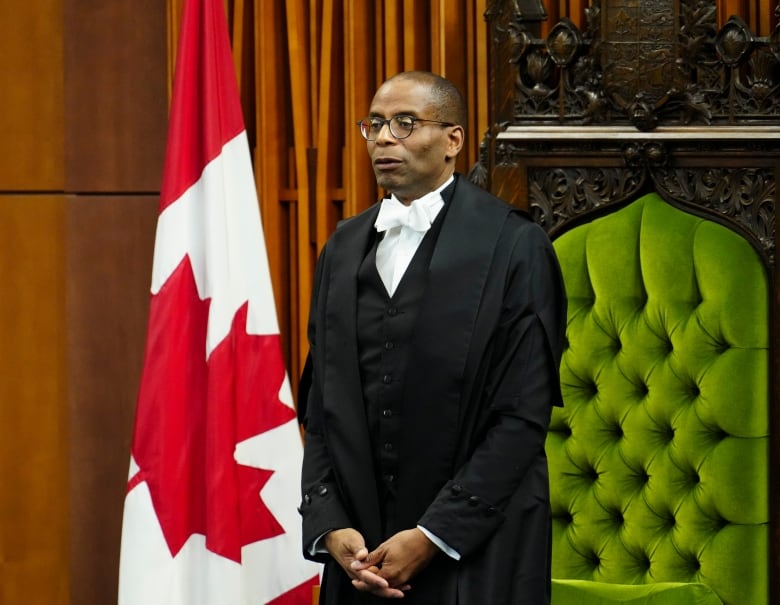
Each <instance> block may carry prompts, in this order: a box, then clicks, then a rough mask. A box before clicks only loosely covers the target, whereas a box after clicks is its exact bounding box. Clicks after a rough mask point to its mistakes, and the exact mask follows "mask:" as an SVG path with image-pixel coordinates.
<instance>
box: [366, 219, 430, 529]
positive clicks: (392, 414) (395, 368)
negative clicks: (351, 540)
mask: <svg viewBox="0 0 780 605" xmlns="http://www.w3.org/2000/svg"><path fill="white" fill-rule="evenodd" d="M442 214H443V211H442ZM440 223H441V221H439V220H437V221H434V225H433V226H432V227H431V230H430V231H429V232H428V233H427V234H426V236H425V238H424V239H423V241H422V242H421V244H420V247H419V248H418V249H417V252H416V253H415V255H414V257H413V258H412V261H411V263H410V264H409V267H408V268H407V270H406V273H405V274H404V276H403V279H402V280H401V282H400V283H399V285H398V288H397V289H396V291H395V293H394V294H393V296H392V297H391V296H389V295H388V293H387V290H386V289H385V286H384V284H383V283H382V279H381V278H380V276H379V273H378V272H377V270H376V261H375V258H376V245H375V246H374V247H373V248H372V249H371V250H370V251H369V253H368V254H367V255H366V258H365V259H364V261H363V263H362V265H361V267H360V271H359V273H358V315H357V335H358V347H359V354H360V376H361V382H362V386H363V399H364V402H365V405H366V416H367V418H368V424H369V432H370V437H371V444H372V450H373V458H374V468H375V472H376V477H377V482H378V485H377V489H378V493H379V498H380V502H381V503H382V504H383V507H384V510H383V516H384V518H383V525H384V527H385V528H386V530H387V531H388V532H391V528H393V527H394V525H395V523H394V521H393V519H394V510H395V496H396V491H395V485H396V484H397V480H398V473H399V472H400V471H401V469H399V466H398V460H399V451H398V447H399V443H400V431H401V430H402V420H403V406H404V392H405V389H407V388H410V387H411V388H414V385H407V384H406V383H405V382H404V373H405V372H404V370H405V368H406V366H407V364H408V363H409V358H410V355H411V351H410V348H409V343H410V341H411V339H412V333H413V330H414V328H415V320H416V318H417V312H418V309H419V305H420V300H421V298H422V296H423V293H424V290H425V284H426V280H427V275H428V266H429V264H430V259H431V256H432V255H433V248H434V246H435V241H436V236H437V235H438V231H439V227H440Z"/></svg>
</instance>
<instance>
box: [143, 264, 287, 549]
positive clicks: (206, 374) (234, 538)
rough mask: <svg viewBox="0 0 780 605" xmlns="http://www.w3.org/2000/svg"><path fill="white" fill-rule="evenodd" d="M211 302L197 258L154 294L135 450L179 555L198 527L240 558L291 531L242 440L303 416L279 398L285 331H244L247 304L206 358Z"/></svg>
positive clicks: (212, 543)
mask: <svg viewBox="0 0 780 605" xmlns="http://www.w3.org/2000/svg"><path fill="white" fill-rule="evenodd" d="M209 306H210V301H209V300H201V299H200V298H199V297H198V292H197V289H196V286H195V279H194V276H193V272H192V266H191V264H190V261H189V257H185V258H184V259H183V260H182V262H181V263H180V264H179V266H178V267H177V268H176V270H175V271H174V272H173V273H172V274H171V276H170V278H169V279H168V280H167V281H166V282H165V284H164V285H163V287H162V288H161V289H160V292H159V293H158V294H156V295H155V296H153V297H152V301H151V306H150V316H149V333H148V337H147V344H146V356H145V361H144V370H143V378H142V381H141V388H140V392H139V398H138V411H137V414H136V426H135V439H134V443H133V457H134V458H135V460H136V463H137V464H138V466H139V468H140V471H139V473H138V475H137V477H136V478H133V479H131V484H130V486H129V488H132V486H133V485H134V484H135V483H137V482H140V481H146V482H147V484H148V486H149V490H150V492H151V497H152V504H153V506H154V509H155V512H156V513H157V518H158V519H159V522H160V525H161V527H162V531H163V535H164V536H165V540H166V542H167V544H168V548H169V549H170V552H171V555H172V556H175V555H176V554H177V553H178V552H179V550H180V549H181V548H182V546H184V543H185V542H186V541H187V540H188V539H189V537H190V536H192V535H193V534H202V535H204V536H205V537H206V547H207V548H208V549H209V550H210V551H212V552H214V553H216V554H218V555H221V556H223V557H226V558H228V559H231V560H233V561H236V562H240V561H241V547H242V546H245V545H247V544H251V543H253V542H256V541H258V540H262V539H266V538H271V537H273V536H275V535H279V534H281V533H284V530H283V528H282V527H281V525H280V524H279V523H278V521H277V520H276V519H275V518H274V516H273V514H272V513H271V512H270V510H268V508H267V507H266V505H265V504H264V503H263V501H262V499H261V498H260V490H261V489H262V488H263V486H264V485H265V483H266V482H267V481H268V479H269V478H270V477H271V475H272V474H273V471H271V470H265V469H260V468H254V467H250V466H244V465H241V464H238V463H237V462H236V460H235V458H234V451H235V447H236V444H237V443H238V442H240V441H243V440H244V439H247V438H249V437H252V436H254V435H258V434H260V433H262V432H264V431H267V430H270V429H273V428H275V427H277V426H280V425H282V424H284V423H286V422H288V421H289V420H291V419H292V418H294V416H295V412H294V411H293V410H292V409H291V408H290V407H288V406H286V405H284V404H283V403H282V402H281V401H280V400H279V397H278V394H279V389H280V387H281V385H282V383H283V381H284V379H285V369H284V364H283V363H282V355H281V346H280V342H279V336H278V335H271V336H255V335H249V334H247V333H246V328H245V326H246V315H247V304H246V303H245V304H244V305H243V306H242V307H241V308H240V309H239V310H238V312H237V313H236V314H235V316H234V318H233V322H232V327H231V331H230V333H229V334H228V335H227V336H226V337H225V339H223V340H222V341H221V342H220V343H219V345H218V346H217V347H216V348H215V349H214V351H213V352H212V354H211V356H210V357H209V360H208V362H207V361H206V358H205V357H206V330H207V322H208V313H209Z"/></svg>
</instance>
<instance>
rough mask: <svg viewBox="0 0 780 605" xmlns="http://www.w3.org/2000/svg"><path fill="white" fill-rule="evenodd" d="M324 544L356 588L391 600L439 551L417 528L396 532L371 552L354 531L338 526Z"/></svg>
mask: <svg viewBox="0 0 780 605" xmlns="http://www.w3.org/2000/svg"><path fill="white" fill-rule="evenodd" d="M325 547H326V548H327V549H328V552H329V553H330V554H331V556H332V557H333V558H334V559H336V561H338V563H339V565H341V567H342V568H343V569H344V571H345V572H346V573H347V575H348V576H349V577H350V578H351V579H352V585H353V586H354V587H355V588H357V589H358V590H362V591H364V592H370V593H373V594H375V595H377V596H380V597H384V598H391V599H393V598H394V599H399V598H402V597H403V596H404V592H405V591H407V590H409V589H410V588H411V586H410V584H409V580H410V579H411V578H413V577H414V576H415V575H416V574H417V573H418V572H419V571H421V570H422V569H423V568H424V567H425V566H426V565H428V563H429V562H430V561H431V559H432V558H433V557H434V556H435V555H436V553H437V552H438V548H437V547H436V546H435V545H434V544H433V543H432V542H431V541H430V540H429V539H428V538H427V537H426V536H425V534H423V533H422V532H421V531H420V530H419V529H417V528H415V529H407V530H404V531H400V532H398V533H397V534H395V535H393V536H391V537H390V538H388V539H387V540H385V541H384V542H383V543H382V544H380V545H379V546H378V547H377V548H376V549H375V550H373V551H372V552H368V549H367V548H366V546H365V540H364V539H363V536H362V535H361V534H360V532H358V531H357V530H354V529H351V528H349V529H337V530H334V531H332V532H330V533H328V534H327V535H326V536H325Z"/></svg>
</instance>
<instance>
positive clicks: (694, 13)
mask: <svg viewBox="0 0 780 605" xmlns="http://www.w3.org/2000/svg"><path fill="white" fill-rule="evenodd" d="M602 3H603V4H604V5H605V7H604V10H603V11H602ZM512 4H513V3H512V2H503V3H501V2H495V3H494V6H492V7H491V10H490V11H488V14H487V17H488V19H492V22H491V24H490V31H491V34H492V36H493V51H494V56H497V57H500V58H504V57H506V60H507V61H508V62H509V63H510V64H511V69H507V68H505V67H504V66H503V65H496V66H494V67H495V68H496V69H498V70H500V71H501V72H502V75H500V76H498V77H499V78H506V79H507V80H508V81H512V82H513V90H511V96H512V99H511V101H512V102H511V108H509V107H504V106H505V105H507V101H508V99H501V98H499V99H495V102H496V107H495V108H496V109H498V110H499V111H498V115H499V116H500V117H501V120H500V121H507V122H511V123H513V124H520V123H527V124H530V123H555V122H561V121H565V122H571V123H580V124H588V123H599V124H632V125H634V126H636V127H637V128H638V129H640V130H652V129H654V128H656V127H657V126H658V125H661V124H690V123H705V124H709V123H713V124H717V123H734V122H735V121H737V120H744V119H750V120H752V121H761V120H771V119H777V118H778V117H780V28H776V29H775V32H774V33H773V35H772V36H769V37H758V36H755V35H753V33H752V32H751V31H750V29H749V28H748V27H747V26H746V25H745V23H744V22H743V21H742V20H741V19H739V18H738V17H732V18H731V19H730V20H729V21H728V22H727V23H726V24H725V25H724V26H723V27H722V28H721V29H720V31H718V30H717V25H716V20H717V12H716V6H715V2H704V1H702V0H682V1H675V0H594V1H593V3H592V5H591V6H590V7H589V8H588V9H586V26H585V28H584V30H583V31H580V30H579V29H578V28H577V27H576V26H575V25H574V24H573V23H572V22H571V21H569V20H568V19H562V20H561V21H560V22H558V23H557V24H556V25H554V26H553V27H552V29H551V30H550V33H549V35H548V36H547V38H546V39H540V38H538V37H536V36H535V35H534V33H533V31H532V29H533V28H532V27H531V26H530V24H529V23H528V21H527V19H526V17H525V15H524V13H523V12H522V10H520V9H517V8H515V9H514V10H512V9H511V5H512ZM498 5H501V6H498ZM777 10H780V8H778V9H777ZM493 75H494V77H495V76H497V75H498V74H496V73H495V72H494V74H493ZM499 87H500V86H499ZM507 109H509V112H508V114H507V112H506V110H507Z"/></svg>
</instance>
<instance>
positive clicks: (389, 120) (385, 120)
mask: <svg viewBox="0 0 780 605" xmlns="http://www.w3.org/2000/svg"><path fill="white" fill-rule="evenodd" d="M397 118H408V119H410V120H411V121H412V128H411V130H410V131H409V134H406V135H404V136H402V137H399V136H397V135H396V134H395V132H393V127H392V125H391V124H392V121H393V120H396V119H397ZM372 120H376V121H381V122H382V125H381V126H380V127H379V130H377V137H378V136H379V133H381V132H382V129H383V128H384V127H385V126H387V128H388V129H389V130H390V134H391V135H392V137H393V138H394V139H395V140H397V141H403V140H404V139H408V138H409V137H410V136H412V133H413V132H414V129H415V127H416V126H417V122H429V123H431V124H438V125H439V126H444V127H447V128H449V127H452V126H457V124H455V123H454V122H441V121H439V120H429V119H428V118H418V117H417V116H413V115H410V114H407V113H399V114H398V115H394V116H391V117H389V118H380V117H379V116H366V117H365V118H362V119H360V120H358V121H357V122H356V124H357V127H358V128H359V129H360V134H361V136H362V137H363V138H364V139H365V140H366V141H369V142H373V141H376V137H375V138H373V139H369V138H368V134H364V133H363V123H364V122H371V121H372Z"/></svg>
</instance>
